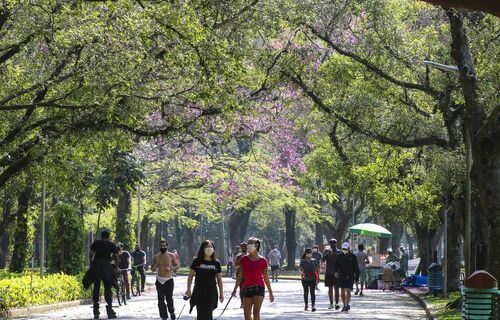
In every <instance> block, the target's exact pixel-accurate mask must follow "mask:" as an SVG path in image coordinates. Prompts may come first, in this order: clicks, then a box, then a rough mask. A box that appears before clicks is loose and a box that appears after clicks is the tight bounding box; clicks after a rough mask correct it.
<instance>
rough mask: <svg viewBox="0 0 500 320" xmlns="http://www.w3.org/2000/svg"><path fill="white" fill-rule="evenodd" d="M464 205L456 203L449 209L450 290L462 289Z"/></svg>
mask: <svg viewBox="0 0 500 320" xmlns="http://www.w3.org/2000/svg"><path fill="white" fill-rule="evenodd" d="M463 209H464V207H463V204H462V205H458V204H455V205H453V206H451V207H450V208H449V210H448V215H447V218H448V247H447V248H446V250H447V256H448V261H447V264H446V266H447V284H448V292H451V291H458V290H459V289H460V249H461V248H460V244H461V242H462V233H461V230H462V226H463V221H462V214H461V212H462V211H463Z"/></svg>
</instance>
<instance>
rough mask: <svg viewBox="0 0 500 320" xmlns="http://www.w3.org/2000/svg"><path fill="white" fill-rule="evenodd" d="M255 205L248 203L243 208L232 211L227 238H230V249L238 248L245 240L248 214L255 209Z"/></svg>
mask: <svg viewBox="0 0 500 320" xmlns="http://www.w3.org/2000/svg"><path fill="white" fill-rule="evenodd" d="M255 207H256V203H250V204H248V205H247V206H246V207H245V208H241V209H239V210H234V211H233V212H232V213H231V214H230V215H229V223H228V224H229V236H230V238H231V248H233V247H235V246H239V245H240V243H241V242H242V241H243V240H244V239H245V235H246V233H247V228H248V220H249V219H250V214H251V213H252V211H253V210H254V209H255Z"/></svg>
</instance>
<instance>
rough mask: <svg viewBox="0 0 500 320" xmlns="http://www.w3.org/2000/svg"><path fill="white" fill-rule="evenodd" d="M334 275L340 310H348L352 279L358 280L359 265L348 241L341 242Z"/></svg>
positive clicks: (349, 307) (352, 284) (352, 285)
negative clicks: (340, 251) (340, 302)
mask: <svg viewBox="0 0 500 320" xmlns="http://www.w3.org/2000/svg"><path fill="white" fill-rule="evenodd" d="M334 271H335V277H336V278H337V279H338V283H339V288H340V295H341V297H342V303H343V304H344V307H343V308H342V312H348V311H349V310H350V309H351V306H350V305H349V303H350V302H351V291H352V289H353V287H354V281H356V282H357V281H359V267H358V260H357V259H356V256H355V255H354V254H353V253H352V252H351V250H350V245H349V243H348V242H344V243H342V253H341V254H339V256H338V257H337V260H336V261H335V265H334Z"/></svg>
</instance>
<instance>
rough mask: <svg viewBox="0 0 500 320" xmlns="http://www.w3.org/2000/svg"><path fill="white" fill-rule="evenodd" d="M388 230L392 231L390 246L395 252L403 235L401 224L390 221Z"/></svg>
mask: <svg viewBox="0 0 500 320" xmlns="http://www.w3.org/2000/svg"><path fill="white" fill-rule="evenodd" d="M388 229H389V231H390V232H392V238H391V246H392V250H394V252H397V250H398V248H399V247H400V245H401V237H402V236H403V225H402V224H401V223H399V222H391V223H390V224H389V227H388Z"/></svg>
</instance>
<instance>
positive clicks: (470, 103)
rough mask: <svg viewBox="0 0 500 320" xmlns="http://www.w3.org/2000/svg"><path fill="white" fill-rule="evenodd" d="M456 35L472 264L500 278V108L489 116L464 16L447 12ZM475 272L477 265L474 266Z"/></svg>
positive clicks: (452, 11) (453, 38)
mask: <svg viewBox="0 0 500 320" xmlns="http://www.w3.org/2000/svg"><path fill="white" fill-rule="evenodd" d="M446 12H447V15H448V18H449V20H450V32H451V36H452V44H451V49H452V50H451V56H452V57H453V59H454V60H455V62H456V64H457V66H458V70H459V74H460V77H459V80H460V85H461V87H462V92H463V96H464V100H465V122H464V124H465V128H466V132H467V133H468V134H469V136H470V139H471V144H472V159H473V162H472V172H471V179H472V190H473V195H474V196H473V199H474V201H475V202H474V203H473V206H472V207H473V209H474V210H473V211H472V221H471V225H472V226H473V232H472V235H473V237H474V238H473V239H472V241H471V242H472V243H474V244H475V245H476V248H479V249H481V253H480V254H478V252H475V248H474V246H472V245H471V247H472V248H471V250H472V253H473V254H471V262H472V264H473V262H474V261H477V262H478V264H479V265H484V267H485V269H486V270H487V271H488V272H490V273H491V274H492V275H493V276H494V277H495V278H497V279H499V278H500V246H498V244H497V242H498V239H497V238H498V234H500V197H499V196H498V194H499V193H500V145H499V143H498V141H500V106H496V107H495V109H494V110H493V111H492V112H491V114H490V115H489V116H488V117H487V116H486V111H485V106H484V105H483V103H482V102H481V99H480V97H479V94H478V92H479V83H478V77H477V74H476V71H475V66H474V60H473V58H472V55H471V53H470V50H469V43H468V39H467V36H466V32H465V27H464V24H463V18H462V16H461V14H460V13H459V12H458V11H456V10H453V9H447V10H446ZM470 270H471V272H473V271H474V270H475V266H474V265H471V266H470Z"/></svg>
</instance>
